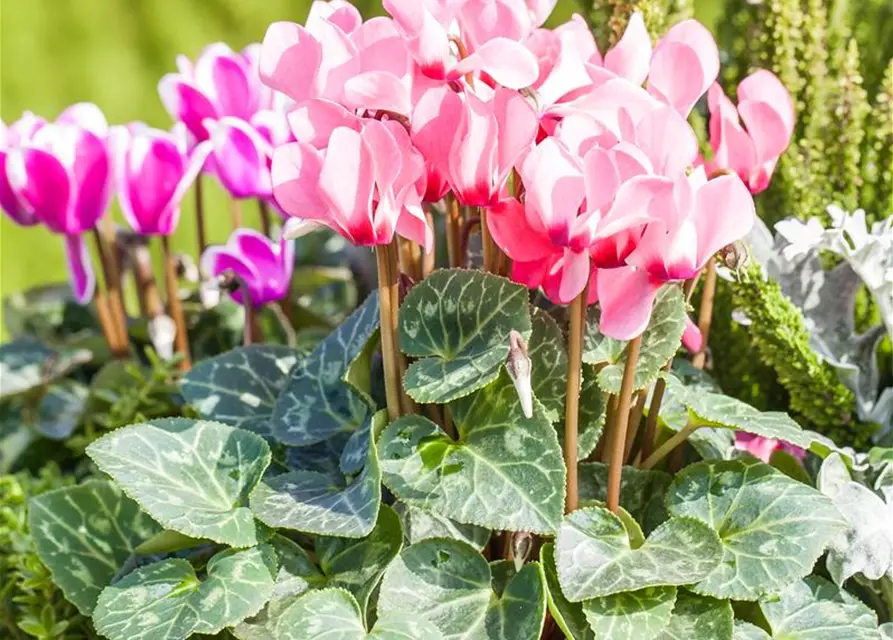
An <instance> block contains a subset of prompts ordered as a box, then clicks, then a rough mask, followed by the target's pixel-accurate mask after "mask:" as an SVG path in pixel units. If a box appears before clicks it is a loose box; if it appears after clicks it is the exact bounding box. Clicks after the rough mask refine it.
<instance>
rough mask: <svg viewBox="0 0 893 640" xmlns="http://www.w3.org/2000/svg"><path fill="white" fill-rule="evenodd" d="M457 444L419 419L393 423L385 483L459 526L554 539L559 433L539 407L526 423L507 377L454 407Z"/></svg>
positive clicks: (385, 436) (560, 496)
mask: <svg viewBox="0 0 893 640" xmlns="http://www.w3.org/2000/svg"><path fill="white" fill-rule="evenodd" d="M450 411H451V413H452V416H453V421H454V422H455V424H456V430H457V432H458V436H459V439H458V440H453V439H452V438H450V437H449V436H448V435H447V434H445V433H444V432H443V430H441V428H440V427H439V426H438V425H436V424H434V423H433V422H431V421H430V420H428V419H427V418H424V417H422V416H418V415H412V416H405V417H403V418H400V419H398V420H395V421H394V422H393V423H391V424H390V425H389V426H388V427H387V428H386V429H385V430H384V432H383V433H382V435H381V439H380V440H379V443H378V448H379V451H380V454H381V459H382V462H381V466H382V473H383V479H384V483H385V484H386V485H387V487H388V488H389V489H390V490H391V491H392V492H393V493H394V495H395V496H397V497H398V498H399V499H400V500H402V501H403V502H405V503H407V504H409V505H412V506H415V507H419V508H421V509H425V510H426V511H433V512H435V513H438V514H439V515H441V516H444V517H447V518H450V519H452V520H455V521H457V522H462V523H466V524H476V525H479V526H482V527H488V528H491V529H500V530H511V531H529V532H532V533H553V532H554V531H555V530H556V529H557V528H558V524H559V523H560V522H561V513H562V510H563V507H564V474H565V472H564V462H563V460H562V457H561V449H560V448H559V446H558V440H557V438H556V437H555V429H553V428H552V424H551V423H550V422H549V420H548V419H547V418H546V417H545V415H544V414H543V409H542V406H541V405H539V403H537V402H535V403H534V415H533V417H532V418H525V417H524V414H523V412H522V410H521V406H520V403H519V402H518V397H517V394H516V393H515V389H514V387H513V386H512V383H511V381H510V380H509V378H508V374H507V373H505V372H503V373H502V374H501V375H500V378H499V380H498V381H497V382H496V383H494V384H492V385H490V386H488V387H486V388H484V389H481V390H480V391H478V392H477V393H475V394H474V395H472V396H468V397H466V398H462V399H460V400H457V401H455V402H454V403H452V404H451V405H450Z"/></svg>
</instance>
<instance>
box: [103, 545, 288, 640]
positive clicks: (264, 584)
mask: <svg viewBox="0 0 893 640" xmlns="http://www.w3.org/2000/svg"><path fill="white" fill-rule="evenodd" d="M275 573H276V562H275V556H274V553H273V550H272V549H271V548H270V546H269V545H260V546H258V547H252V548H251V549H241V550H240V549H227V550H226V551H221V552H220V553H218V554H217V555H215V556H214V557H213V558H211V560H210V561H209V562H208V567H207V574H208V575H207V578H206V579H205V580H204V581H201V580H199V579H198V577H197V576H196V574H195V570H194V569H193V568H192V565H190V564H189V562H187V561H186V560H183V559H174V558H171V559H168V560H162V561H161V562H156V563H155V564H150V565H148V566H145V567H141V568H139V569H137V570H136V571H133V572H132V573H130V574H128V575H127V576H125V577H124V578H123V579H121V580H120V581H118V582H116V583H115V584H113V585H111V586H109V587H106V588H105V589H103V591H102V593H101V594H100V596H99V601H98V602H97V604H96V609H95V611H94V612H93V624H94V625H95V626H96V631H97V632H99V633H101V634H102V635H104V636H106V637H107V638H109V639H110V640H181V639H183V638H188V637H189V636H190V635H192V634H193V633H204V634H209V635H213V634H215V633H219V632H220V631H222V630H223V629H224V628H225V627H227V626H230V625H234V624H236V623H238V622H241V621H242V620H244V619H245V618H247V617H249V616H252V615H254V614H256V613H257V612H258V611H260V609H261V608H262V607H263V606H264V603H265V602H266V601H267V600H269V598H270V595H271V594H272V591H273V576H274V575H275Z"/></svg>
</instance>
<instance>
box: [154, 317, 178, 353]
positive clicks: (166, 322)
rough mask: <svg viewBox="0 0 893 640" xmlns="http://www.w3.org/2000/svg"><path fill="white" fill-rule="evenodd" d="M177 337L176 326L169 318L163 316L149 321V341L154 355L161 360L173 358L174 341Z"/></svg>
mask: <svg viewBox="0 0 893 640" xmlns="http://www.w3.org/2000/svg"><path fill="white" fill-rule="evenodd" d="M176 336H177V324H176V323H175V322H174V321H173V319H172V318H171V317H170V316H166V315H164V314H161V315H158V316H155V317H154V318H152V319H151V320H149V339H150V340H151V341H152V346H153V347H155V353H157V354H158V355H159V356H161V358H162V360H170V359H171V358H173V357H174V339H175V338H176Z"/></svg>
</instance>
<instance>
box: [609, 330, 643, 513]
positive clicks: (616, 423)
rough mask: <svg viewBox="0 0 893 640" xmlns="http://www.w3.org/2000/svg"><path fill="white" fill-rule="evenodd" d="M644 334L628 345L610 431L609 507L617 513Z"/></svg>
mask: <svg viewBox="0 0 893 640" xmlns="http://www.w3.org/2000/svg"><path fill="white" fill-rule="evenodd" d="M641 342H642V336H636V337H635V338H633V339H632V340H630V341H629V344H628V345H627V347H626V366H624V368H623V380H622V381H621V383H620V394H619V395H618V397H617V411H616V412H615V413H614V419H613V421H612V422H613V424H612V425H611V430H610V432H609V434H610V438H611V459H610V463H609V466H608V500H607V502H608V509H610V510H611V511H612V512H613V513H617V509H618V508H619V507H620V475H621V472H622V470H623V450H624V448H625V446H626V429H627V426H628V425H629V409H630V404H631V403H632V394H633V384H634V383H635V377H636V363H637V361H638V359H639V347H640V345H641Z"/></svg>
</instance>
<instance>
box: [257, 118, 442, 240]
mask: <svg viewBox="0 0 893 640" xmlns="http://www.w3.org/2000/svg"><path fill="white" fill-rule="evenodd" d="M272 175H273V195H274V197H275V199H276V202H277V204H278V205H279V206H280V207H281V208H282V209H283V210H284V211H285V212H286V213H288V214H289V215H291V216H294V217H298V218H302V219H305V220H315V221H317V222H320V223H322V224H325V225H326V226H328V227H330V228H331V229H333V230H334V231H336V232H338V233H340V234H341V235H342V236H344V237H345V238H347V239H348V240H349V241H350V242H352V243H353V244H356V245H361V246H374V245H379V244H387V243H389V242H390V241H391V239H392V238H393V236H394V233H398V234H400V235H401V236H403V237H405V238H409V239H410V240H413V241H415V242H418V243H419V244H421V245H422V246H424V247H425V248H426V249H429V250H430V249H431V248H432V247H433V241H434V237H433V230H432V229H431V228H430V227H429V226H428V223H427V220H426V219H425V214H424V212H423V211H422V207H421V193H420V182H421V181H422V180H423V179H424V176H425V167H424V160H423V158H422V156H421V154H420V153H419V152H418V150H417V149H415V147H413V146H412V143H411V142H410V140H409V135H408V134H407V133H406V130H405V129H404V128H403V127H402V125H400V124H398V123H397V122H394V121H387V122H380V121H378V120H367V121H365V122H364V124H363V127H362V129H361V130H359V131H357V130H355V129H353V128H350V127H336V128H335V129H334V130H333V131H332V132H331V135H330V137H329V139H328V143H327V146H326V147H325V149H322V150H320V149H317V148H316V147H314V146H312V145H310V144H308V143H306V142H301V141H298V142H294V143H291V144H287V145H285V146H282V147H279V148H277V149H276V150H275V151H274V153H273V171H272ZM423 187H424V185H422V188H423Z"/></svg>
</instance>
